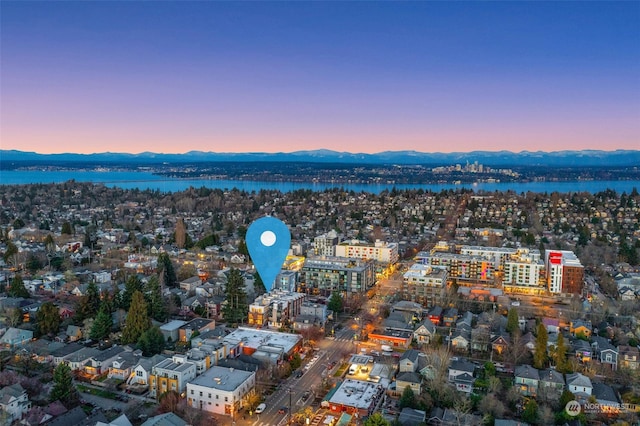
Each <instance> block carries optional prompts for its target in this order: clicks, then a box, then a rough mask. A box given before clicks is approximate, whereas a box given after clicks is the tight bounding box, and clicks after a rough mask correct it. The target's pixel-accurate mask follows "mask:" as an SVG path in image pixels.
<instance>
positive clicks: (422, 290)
mask: <svg viewBox="0 0 640 426" xmlns="http://www.w3.org/2000/svg"><path fill="white" fill-rule="evenodd" d="M446 285H447V270H446V268H444V267H432V266H429V265H423V264H420V263H416V264H413V265H412V266H411V267H410V268H409V270H408V271H407V272H405V273H404V275H403V279H402V296H403V297H402V298H403V299H404V300H410V301H412V302H416V303H420V304H421V305H423V306H434V305H436V304H438V303H439V302H440V301H441V299H442V294H443V291H444V289H445V288H446Z"/></svg>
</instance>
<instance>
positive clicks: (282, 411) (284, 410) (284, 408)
mask: <svg viewBox="0 0 640 426" xmlns="http://www.w3.org/2000/svg"><path fill="white" fill-rule="evenodd" d="M287 410H288V408H287V407H280V409H279V410H278V414H285V413H286V412H287Z"/></svg>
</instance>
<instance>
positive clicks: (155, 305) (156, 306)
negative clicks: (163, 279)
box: [145, 275, 168, 322]
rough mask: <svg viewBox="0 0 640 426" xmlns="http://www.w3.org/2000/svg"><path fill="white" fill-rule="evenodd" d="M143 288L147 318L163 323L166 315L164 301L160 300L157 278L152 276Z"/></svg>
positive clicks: (160, 291)
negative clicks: (147, 311)
mask: <svg viewBox="0 0 640 426" xmlns="http://www.w3.org/2000/svg"><path fill="white" fill-rule="evenodd" d="M145 287H146V288H145V290H146V291H145V294H146V297H147V307H148V308H149V316H150V317H151V318H153V319H154V320H156V321H160V322H164V321H165V320H166V319H167V316H168V313H167V307H166V306H165V303H164V299H163V298H162V290H161V289H160V280H159V278H158V276H156V275H154V276H152V277H151V278H149V281H148V282H147V285H146V286H145Z"/></svg>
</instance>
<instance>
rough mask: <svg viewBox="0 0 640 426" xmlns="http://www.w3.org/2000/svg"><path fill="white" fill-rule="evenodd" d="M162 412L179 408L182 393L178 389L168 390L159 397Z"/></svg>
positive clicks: (171, 411)
mask: <svg viewBox="0 0 640 426" xmlns="http://www.w3.org/2000/svg"><path fill="white" fill-rule="evenodd" d="M158 402H159V406H158V412H160V413H173V412H175V411H176V409H177V408H178V403H179V402H180V394H179V393H178V392H176V391H167V392H165V393H163V394H162V395H160V398H158Z"/></svg>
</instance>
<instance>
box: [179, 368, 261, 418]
mask: <svg viewBox="0 0 640 426" xmlns="http://www.w3.org/2000/svg"><path fill="white" fill-rule="evenodd" d="M255 385H256V373H255V372H253V371H242V370H237V369H233V368H226V367H220V366H214V367H211V368H210V369H209V370H207V371H206V372H204V373H203V374H201V375H200V376H198V377H197V378H196V379H194V380H192V381H191V382H189V383H188V384H187V404H188V405H189V406H190V407H193V408H197V409H199V410H203V411H208V412H210V413H215V414H222V415H225V416H230V417H231V418H233V419H235V416H236V415H237V413H238V411H239V410H240V409H242V408H243V407H245V406H246V405H247V404H248V401H247V399H248V397H249V395H251V394H252V393H253V392H254V389H255Z"/></svg>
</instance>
